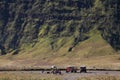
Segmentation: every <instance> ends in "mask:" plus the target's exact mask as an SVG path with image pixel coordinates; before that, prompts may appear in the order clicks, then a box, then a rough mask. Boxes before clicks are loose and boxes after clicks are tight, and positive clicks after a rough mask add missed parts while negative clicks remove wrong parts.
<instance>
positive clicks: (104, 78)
mask: <svg viewBox="0 0 120 80" xmlns="http://www.w3.org/2000/svg"><path fill="white" fill-rule="evenodd" d="M78 80H120V77H115V76H97V77H83V78H80V79H78Z"/></svg>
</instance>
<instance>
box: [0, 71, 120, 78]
mask: <svg viewBox="0 0 120 80" xmlns="http://www.w3.org/2000/svg"><path fill="white" fill-rule="evenodd" d="M6 72H7V73H11V74H14V73H15V74H17V73H22V74H40V75H51V74H47V72H44V73H42V72H41V71H1V72H0V73H6ZM56 76H60V77H62V79H63V80H77V79H78V78H81V77H89V76H120V71H88V72H87V73H66V72H65V71H62V74H61V75H59V74H57V75H56Z"/></svg>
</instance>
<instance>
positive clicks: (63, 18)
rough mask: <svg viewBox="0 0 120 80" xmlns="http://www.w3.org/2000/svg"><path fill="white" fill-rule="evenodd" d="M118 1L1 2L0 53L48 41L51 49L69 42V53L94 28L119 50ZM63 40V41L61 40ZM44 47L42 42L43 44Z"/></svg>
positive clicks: (22, 0)
mask: <svg viewBox="0 0 120 80" xmlns="http://www.w3.org/2000/svg"><path fill="white" fill-rule="evenodd" d="M119 9H120V1H119V0H114V1H113V0H105V1H104V0H63V1H61V0H1V1H0V49H1V54H6V53H9V52H11V51H13V50H19V49H21V47H23V45H32V47H34V46H35V44H37V43H39V41H41V40H42V39H48V41H49V42H46V45H50V47H51V50H55V49H56V48H60V47H62V46H64V45H65V43H68V42H69V41H68V40H69V39H68V40H64V39H66V38H70V41H71V42H70V45H69V48H68V50H67V51H68V52H70V51H72V49H73V48H74V47H75V46H76V45H77V44H78V43H79V42H82V41H85V40H87V39H89V38H90V37H91V36H90V35H89V34H88V33H89V32H90V31H91V30H93V29H95V30H98V31H100V32H101V35H102V37H103V38H104V39H105V40H106V41H108V43H109V44H111V46H112V47H113V48H114V49H116V50H119V49H120V24H119V23H120V11H119ZM60 40H64V42H62V41H60ZM41 45H42V43H41ZM57 50H58V49H57Z"/></svg>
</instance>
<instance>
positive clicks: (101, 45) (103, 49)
mask: <svg viewBox="0 0 120 80" xmlns="http://www.w3.org/2000/svg"><path fill="white" fill-rule="evenodd" d="M86 35H88V36H89V39H87V40H85V41H83V42H80V43H79V44H78V45H76V47H74V49H73V51H72V52H67V50H68V48H69V46H70V45H71V44H72V41H73V40H72V39H73V38H72V37H69V38H67V37H64V38H60V39H58V40H57V42H56V46H57V45H59V46H60V45H61V46H60V47H59V48H58V49H55V50H51V47H50V45H48V43H49V42H50V40H49V38H47V37H45V38H42V39H40V40H38V42H37V44H36V45H35V46H34V47H32V46H33V45H29V46H28V45H24V47H26V48H25V49H24V50H22V51H21V53H19V54H18V55H14V56H12V55H11V53H10V54H8V55H6V56H2V57H0V64H1V67H9V66H10V67H11V66H12V67H13V66H14V67H34V66H41V65H42V66H47V65H53V64H56V65H59V66H67V65H77V66H80V65H87V66H89V67H98V68H119V69H120V64H119V61H120V59H119V58H120V55H119V54H117V52H115V51H114V50H113V49H112V47H111V46H110V45H109V44H108V43H107V42H106V41H105V40H104V39H103V38H102V37H101V35H100V32H99V31H98V30H96V29H92V30H91V31H90V32H88V33H87V34H86ZM66 41H67V42H66ZM62 44H64V46H63V45H62ZM103 62H105V63H106V64H104V63H103Z"/></svg>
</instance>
